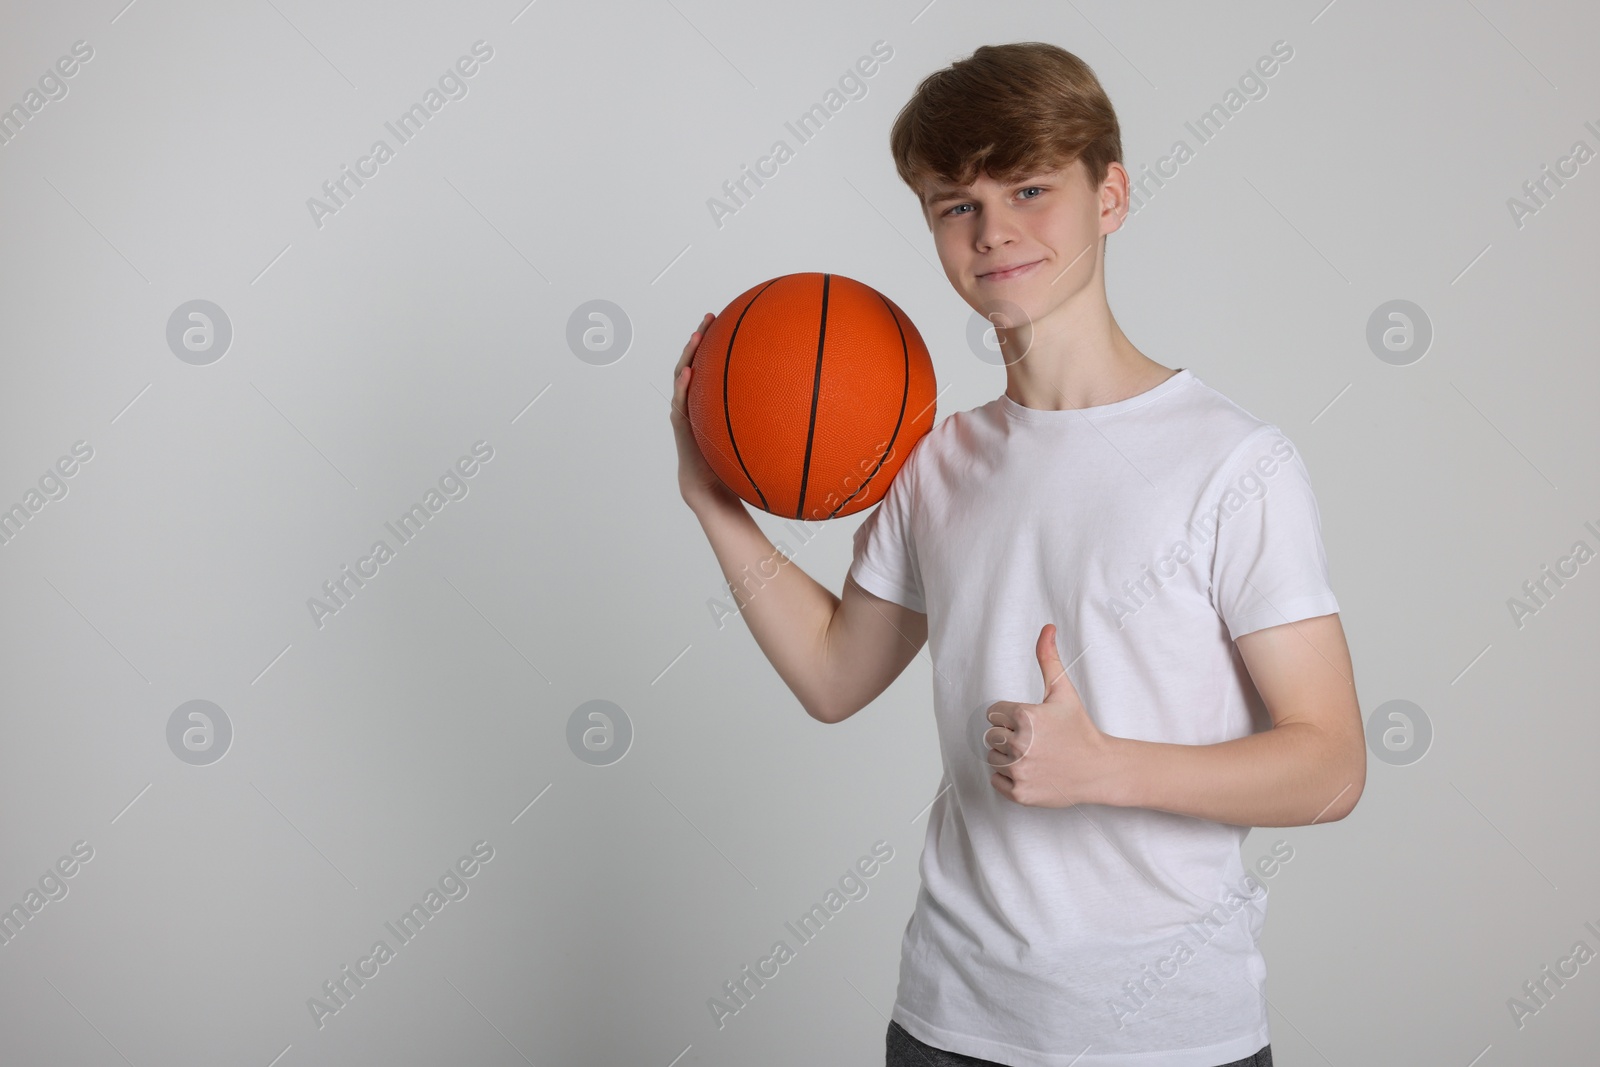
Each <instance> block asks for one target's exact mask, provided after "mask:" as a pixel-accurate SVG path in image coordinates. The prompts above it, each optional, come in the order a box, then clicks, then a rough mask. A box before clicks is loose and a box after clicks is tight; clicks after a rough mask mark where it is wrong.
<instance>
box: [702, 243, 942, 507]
mask: <svg viewBox="0 0 1600 1067" xmlns="http://www.w3.org/2000/svg"><path fill="white" fill-rule="evenodd" d="M687 358H688V357H687V353H686V359H687ZM692 358H693V372H692V375H691V377H690V380H689V384H688V387H687V393H686V396H685V402H686V403H685V407H686V412H687V418H688V423H689V426H690V429H691V430H692V432H693V434H694V439H695V441H696V442H697V443H698V444H699V446H700V452H701V453H702V455H703V456H704V458H705V461H706V463H707V464H708V465H709V467H710V468H711V470H713V471H714V472H715V473H716V475H717V477H718V478H720V479H721V480H722V482H723V483H724V484H725V485H726V486H727V487H728V488H729V489H731V490H732V491H733V492H734V493H736V494H737V495H738V496H739V497H740V498H741V499H742V500H744V501H745V502H746V503H748V504H751V505H753V506H755V507H758V508H760V509H761V510H763V511H766V512H770V513H771V514H773V515H782V516H785V517H788V518H797V519H807V520H813V521H814V520H819V519H833V518H839V517H842V516H844V515H851V514H854V513H855V512H858V511H862V510H864V509H866V508H869V507H871V506H872V505H873V504H876V503H877V502H878V501H879V500H880V499H882V497H883V495H884V494H885V493H887V492H888V491H889V484H890V482H892V481H893V480H894V476H895V474H896V472H897V471H899V469H900V466H901V464H903V463H904V462H905V459H906V456H908V455H909V454H910V452H911V449H912V446H914V445H915V444H916V443H917V441H918V440H920V439H921V438H922V435H923V434H925V433H927V432H928V431H929V430H930V429H932V428H933V422H934V414H935V411H934V401H935V396H936V394H937V392H938V390H937V388H936V386H935V381H934V375H933V361H932V360H931V359H930V358H929V356H928V349H927V347H926V346H925V345H924V344H923V342H922V336H921V334H919V333H918V332H917V328H916V327H915V326H913V325H912V323H911V320H910V319H909V318H907V317H906V314H905V312H903V311H901V310H900V308H899V307H898V306H896V305H895V303H894V302H893V301H891V300H890V299H889V298H888V297H886V296H884V295H883V294H882V293H879V292H878V291H877V290H875V289H873V288H872V287H871V286H868V285H864V284H863V283H861V282H858V281H856V280H854V279H852V278H847V277H845V276H843V275H841V274H820V273H815V272H810V273H803V274H785V275H782V276H780V277H777V278H773V279H772V280H770V281H767V282H763V283H761V284H760V285H757V286H754V287H752V288H750V289H748V290H746V291H745V292H743V293H741V294H739V296H738V297H736V298H735V299H734V300H733V302H732V303H730V304H729V305H728V306H727V307H726V308H724V309H723V310H722V313H721V314H720V315H718V316H716V318H715V319H714V320H713V321H712V323H711V327H710V328H709V329H708V330H706V332H705V335H704V336H703V337H702V338H701V339H700V342H699V344H698V346H696V347H695V349H694V352H693V356H692ZM682 366H683V362H682V361H680V363H679V368H680V371H679V373H680V374H681V368H682Z"/></svg>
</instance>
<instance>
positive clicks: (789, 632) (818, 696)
mask: <svg viewBox="0 0 1600 1067" xmlns="http://www.w3.org/2000/svg"><path fill="white" fill-rule="evenodd" d="M691 508H692V510H693V511H694V513H695V517H696V518H698V519H699V520H700V526H701V528H702V529H703V530H705V534H706V539H707V540H708V541H710V542H711V550H712V552H714V553H715V554H716V557H717V563H718V564H720V565H721V567H722V574H723V577H725V578H726V579H727V580H728V585H729V586H730V587H731V588H732V590H733V596H734V600H735V602H736V603H737V604H738V607H739V615H740V616H741V617H742V618H743V619H744V622H745V625H746V626H748V627H749V628H750V633H751V635H752V636H754V637H755V639H756V644H757V645H758V646H759V647H760V648H761V651H762V652H763V653H765V654H766V657H767V659H769V660H771V661H772V666H773V667H774V668H775V669H776V670H777V672H778V677H780V678H782V679H783V681H784V684H785V685H787V686H788V687H789V689H790V690H791V691H792V692H793V693H794V695H795V697H796V698H797V699H798V700H799V701H800V706H801V707H803V708H805V710H806V713H807V714H808V715H810V716H811V717H812V718H815V719H819V720H821V721H824V722H825V721H827V720H826V719H825V718H824V716H825V715H826V714H827V709H828V693H827V691H826V688H825V687H826V683H827V678H826V677H825V675H824V672H823V671H822V669H821V666H822V652H823V648H824V637H825V635H826V634H827V630H828V624H829V622H830V621H831V620H832V619H833V612H834V609H835V608H836V607H837V606H838V604H839V598H838V597H836V596H834V595H833V593H832V592H830V591H829V590H828V589H827V588H826V587H825V586H823V585H822V584H821V583H819V582H818V581H817V580H816V579H814V578H812V577H811V576H810V575H809V574H807V573H806V572H805V571H803V570H801V569H800V568H799V567H798V566H797V565H796V564H794V563H793V562H792V561H791V560H789V558H788V557H787V556H785V555H784V554H783V553H782V552H781V551H779V550H778V549H777V548H776V547H774V545H773V544H772V542H771V540H769V539H768V537H767V535H766V534H765V533H763V532H762V530H761V527H760V526H758V525H757V524H756V521H755V518H754V517H753V516H752V515H751V514H750V512H749V511H748V510H746V508H745V505H744V503H743V502H742V501H740V500H739V499H738V497H736V496H734V495H733V494H732V493H731V492H729V493H726V494H723V495H719V496H717V497H714V498H710V499H707V500H705V501H703V502H698V503H696V504H693V505H691Z"/></svg>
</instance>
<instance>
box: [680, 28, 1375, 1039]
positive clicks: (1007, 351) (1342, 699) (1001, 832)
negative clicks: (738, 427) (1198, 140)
mask: <svg viewBox="0 0 1600 1067" xmlns="http://www.w3.org/2000/svg"><path fill="white" fill-rule="evenodd" d="M890 145H891V149H892V151H893V155H894V160H895V166H896V169H897V170H898V172H899V174H900V176H901V178H902V179H903V180H904V181H905V182H906V184H907V185H908V186H910V188H911V189H912V190H913V191H914V192H915V193H916V194H917V196H918V198H919V200H920V202H921V206H922V210H923V216H924V218H925V220H926V221H927V223H928V226H929V229H930V231H931V233H932V235H933V240H934V246H935V248H936V249H937V251H938V254H939V261H940V263H941V264H942V265H943V268H944V272H945V276H946V277H947V278H949V280H950V283H951V285H953V286H954V287H955V289H956V292H957V293H958V294H960V296H961V298H962V299H963V300H965V301H966V302H967V303H968V304H969V305H971V306H972V307H973V308H974V309H976V310H978V311H979V312H980V313H982V314H984V315H985V316H987V317H991V318H992V319H993V321H994V322H995V323H996V334H997V336H998V338H999V341H1000V350H1001V353H1002V354H1003V357H1004V360H1005V364H1006V388H1005V392H1004V393H1003V394H1002V395H1001V396H999V397H997V398H996V399H995V400H992V401H990V402H989V403H987V404H984V405H982V406H981V407H977V408H974V409H972V410H970V411H962V412H957V413H955V414H953V415H950V416H948V417H946V418H945V419H943V420H942V421H940V422H939V423H937V424H936V425H935V426H934V427H933V429H932V430H931V431H930V432H929V433H928V434H927V435H926V436H925V437H923V438H922V439H921V440H920V441H918V442H917V443H916V445H915V446H914V447H913V448H912V450H911V452H910V453H909V455H908V456H907V458H906V461H905V463H904V464H903V466H902V467H901V468H900V470H899V472H898V474H897V475H896V476H895V478H894V481H893V482H892V483H891V485H890V487H889V490H888V492H887V493H886V494H885V496H884V498H883V500H882V501H881V502H880V505H879V507H878V508H877V509H876V510H875V511H873V512H872V513H870V514H869V515H868V517H867V518H866V519H865V520H864V521H863V522H862V523H861V524H860V525H859V526H858V527H857V529H856V532H855V535H854V547H855V552H854V559H853V561H852V563H851V566H850V569H849V573H848V575H847V578H846V581H845V583H844V588H843V593H842V596H840V597H835V596H833V594H832V593H830V592H829V591H828V590H827V589H825V588H824V587H823V586H822V585H820V584H818V583H817V582H816V581H814V580H813V579H812V578H811V577H809V576H808V575H807V574H805V572H803V571H802V570H801V569H800V568H799V567H798V566H795V565H794V564H793V563H790V562H788V561H787V559H786V558H785V557H784V556H782V555H781V554H779V553H778V552H777V551H776V550H775V549H774V547H773V545H772V543H771V542H770V541H769V540H768V539H767V538H766V536H765V535H764V534H763V533H762V532H761V530H760V528H759V527H758V526H757V525H756V523H755V521H754V520H753V519H752V518H751V516H750V515H749V513H748V512H747V511H746V510H745V508H744V506H743V504H742V502H741V501H740V500H739V498H738V497H737V496H735V495H734V494H733V492H732V491H731V490H729V489H728V488H727V487H726V486H724V485H722V483H721V482H720V481H719V480H718V479H717V477H716V475H715V474H714V473H713V472H712V471H711V469H710V468H709V466H707V465H706V462H705V459H704V457H703V456H702V455H701V454H700V452H699V450H698V448H697V446H696V444H695V441H694V438H693V436H692V433H691V431H690V429H689V426H688V423H687V421H686V419H685V416H684V414H683V412H684V407H683V404H684V394H685V390H686V389H687V386H688V381H689V378H690V376H691V375H692V373H693V369H692V366H691V361H692V356H693V351H694V347H695V345H696V344H697V343H698V341H699V339H700V336H701V335H700V333H698V332H697V333H695V334H693V335H692V336H691V337H690V339H689V344H688V345H686V346H685V348H684V350H683V354H682V357H681V358H680V359H679V361H678V366H677V369H676V370H675V372H674V374H675V379H676V387H675V395H674V400H673V412H672V415H671V419H672V424H673V429H674V432H675V435H676V440H677V446H678V453H679V475H678V478H679V488H680V491H681V493H682V495H683V499H684V501H685V502H686V503H687V504H688V505H689V506H690V508H692V509H693V511H694V513H695V515H696V516H697V517H698V518H699V520H700V523H701V525H702V527H703V528H704V530H705V533H706V536H707V537H708V538H709V540H710V542H711V547H712V549H713V551H714V552H715V553H716V556H717V560H718V562H719V563H720V564H721V566H722V570H723V573H724V575H725V576H726V577H727V579H728V581H729V583H730V585H731V586H732V587H733V590H734V595H735V597H736V598H737V600H738V603H739V608H740V613H741V614H742V615H743V617H744V620H745V622H746V624H748V626H749V627H750V632H751V633H752V634H753V635H754V636H755V639H756V643H757V644H758V645H759V646H760V648H761V650H762V652H764V653H765V654H766V656H767V658H768V659H770V660H771V661H772V664H773V666H774V667H775V668H776V669H777V671H778V673H779V675H780V676H781V677H782V678H783V680H784V682H785V683H787V684H788V686H789V688H790V689H791V690H793V692H794V694H795V696H796V697H797V698H798V699H799V701H800V703H801V705H802V706H803V707H804V708H805V710H806V711H807V712H808V713H809V714H810V715H812V716H813V717H814V718H816V719H818V720H819V721H821V722H824V723H837V722H841V721H842V720H844V719H847V718H849V717H850V716H851V715H853V714H855V713H856V712H857V711H859V710H860V709H861V708H863V707H865V706H866V705H867V704H869V703H871V702H872V701H873V700H874V699H875V698H876V697H877V696H878V695H879V694H880V693H882V692H883V691H884V689H886V688H887V687H888V685H889V684H890V683H891V682H892V681H893V680H894V679H895V678H896V677H897V676H898V675H899V674H900V672H901V670H902V669H903V668H904V667H905V666H906V665H907V664H908V663H909V662H910V661H911V659H912V658H913V657H914V656H915V655H916V654H917V653H918V651H919V650H920V649H921V648H922V646H923V644H924V642H926V643H927V644H928V647H929V650H930V652H931V659H932V665H933V688H934V714H935V718H936V720H937V725H938V732H939V742H940V749H941V752H942V754H943V765H944V776H943V779H942V780H941V782H940V788H939V791H938V794H937V799H936V800H935V802H934V804H933V806H932V808H931V810H930V813H929V816H928V829H927V837H926V840H925V844H924V848H923V853H922V859H921V863H920V867H919V869H920V873H921V878H922V887H921V891H920V893H919V895H918V897H917V903H916V908H915V910H914V912H913V914H912V916H911V919H910V921H909V923H908V924H907V926H906V928H905V932H904V935H903V937H902V942H901V961H900V983H899V991H898V996H897V998H896V1000H895V1005H894V1009H893V1013H892V1017H891V1022H890V1024H889V1030H888V1033H887V1034H886V1046H887V1063H888V1064H889V1065H891V1067H894V1065H901V1064H905V1065H912V1064H914V1065H917V1067H928V1065H943V1064H965V1065H975V1064H990V1063H992V1064H1011V1065H1025V1067H1068V1065H1073V1067H1217V1065H1228V1067H1268V1065H1270V1064H1271V1062H1272V1057H1271V1047H1270V1043H1269V1035H1268V1014H1267V1004H1266V1000H1265V992H1264V988H1265V977H1266V965H1265V962H1264V961H1263V959H1262V955H1261V952H1260V950H1259V948H1258V946H1257V941H1258V939H1259V937H1260V934H1261V929H1262V923H1263V921H1264V919H1265V905H1266V889H1265V886H1264V885H1263V884H1262V882H1261V881H1260V880H1259V879H1258V878H1257V872H1259V873H1260V874H1261V875H1263V876H1270V874H1272V873H1275V864H1276V863H1277V862H1278V861H1281V860H1283V859H1286V858H1288V857H1290V856H1292V855H1293V850H1292V849H1290V850H1288V854H1287V856H1285V854H1284V853H1283V851H1282V850H1281V849H1275V850H1274V856H1273V857H1267V856H1263V857H1262V859H1261V861H1259V862H1258V863H1256V864H1253V865H1252V869H1250V870H1247V869H1246V867H1245V866H1244V864H1243V863H1242V861H1241V856H1240V846H1241V843H1242V842H1243V839H1244V836H1245V834H1246V833H1247V832H1248V829H1249V827H1251V826H1300V825H1308V824H1311V823H1324V822H1330V821H1333V820H1336V819H1342V818H1344V817H1345V816H1346V815H1347V814H1349V812H1350V811H1351V809H1352V808H1353V807H1354V806H1355V804H1356V801H1357V799H1358V798H1359V797H1360V795H1361V792H1362V788H1363V785H1364V784H1365V780H1366V749H1365V743H1364V740H1363V731H1362V724H1361V716H1360V709H1359V706H1358V704H1357V700H1356V692H1355V686H1354V680H1353V671H1352V668H1351V662H1350V655H1349V650H1348V648H1347V646H1346V643H1345V637H1344V631H1343V629H1342V627H1341V625H1340V621H1339V616H1338V614H1337V612H1338V603H1337V601H1336V600H1335V599H1334V595H1333V591H1332V589H1331V588H1330V587H1329V582H1328V565H1327V559H1326V556H1325V554H1324V551H1323V545H1322V537H1321V517H1320V514H1319V513H1318V510H1317V504H1316V498H1315V496H1314V495H1313V493H1312V490H1311V484H1310V478H1309V474H1308V473H1307V470H1306V466H1305V464H1304V462H1303V461H1302V459H1301V457H1300V455H1299V452H1298V451H1297V450H1296V449H1295V448H1294V446H1293V445H1292V444H1291V443H1290V442H1289V440H1288V439H1287V438H1286V437H1285V436H1284V435H1283V434H1282V433H1281V432H1280V431H1279V429H1278V428H1277V427H1276V426H1275V425H1273V424H1271V423H1268V422H1264V421H1262V420H1261V419H1258V418H1256V417H1255V416H1253V415H1251V414H1250V413H1248V412H1246V411H1245V410H1244V409H1243V408H1241V407H1239V406H1238V405H1237V404H1235V403H1233V402H1232V401H1230V400H1229V399H1228V398H1227V397H1225V396H1223V395H1222V394H1221V393H1219V392H1217V391H1216V390H1215V389H1212V388H1211V387H1210V386H1208V385H1206V384H1205V383H1204V382H1202V381H1201V380H1200V379H1199V377H1197V376H1196V375H1195V374H1194V373H1193V371H1192V370H1190V369H1187V368H1180V369H1177V370H1174V369H1172V368H1169V367H1165V366H1163V365H1161V364H1159V363H1157V362H1155V361H1154V360H1151V359H1150V358H1148V357H1147V356H1145V355H1144V354H1143V353H1142V352H1140V351H1139V350H1138V349H1137V348H1135V347H1134V345H1133V344H1132V343H1131V342H1130V341H1129V340H1128V338H1127V337H1126V336H1125V335H1124V334H1123V332H1122V330H1121V329H1120V328H1119V326H1118V325H1117V322H1116V320H1115V319H1114V318H1113V317H1112V314H1111V310H1110V308H1109V307H1108V306H1107V304H1106V295H1105V277H1104V269H1105V240H1104V238H1105V236H1106V235H1107V234H1109V233H1112V232H1114V231H1115V230H1117V229H1118V228H1119V227H1120V226H1121V225H1122V221H1123V219H1124V218H1125V217H1126V214H1127V210H1128V174H1127V171H1126V170H1125V169H1124V167H1123V165H1122V163H1121V162H1120V158H1121V154H1122V152H1121V137H1120V131H1119V128H1118V124H1117V119H1116V115H1115V112H1114V111H1113V110H1112V107H1111V103H1110V101H1109V100H1108V99H1107V97H1106V94H1105V92H1104V90H1103V89H1102V88H1101V86H1100V83H1099V81H1098V80H1097V79H1096V77H1095V75H1094V73H1093V72H1092V71H1091V70H1090V69H1089V68H1088V67H1087V66H1086V65H1085V64H1084V63H1083V62H1082V61H1081V60H1079V59H1078V58H1077V57H1076V56H1074V55H1072V54H1071V53H1069V52H1065V51H1063V50H1062V49H1060V48H1057V47H1055V46H1053V45H1048V44H1041V43H1020V44H1009V45H1000V46H985V47H982V48H979V49H978V50H977V51H976V52H975V53H973V55H972V56H970V57H968V58H967V59H964V60H962V61H960V62H957V63H955V64H953V65H952V66H950V67H949V68H947V69H945V70H941V71H938V72H936V73H934V74H932V75H930V76H929V77H928V78H926V79H925V80H924V81H923V82H922V83H921V84H920V85H919V86H918V88H917V91H916V93H915V95H914V96H913V98H912V99H911V101H910V102H909V103H908V104H907V105H906V106H905V108H904V109H903V110H902V111H901V113H900V115H899V116H898V118H897V119H896V121H895V123H894V127H893V130H892V132H891V135H890ZM711 318H712V316H709V315H708V316H706V318H705V319H704V320H703V321H702V323H701V328H702V329H704V328H705V326H706V325H707V324H708V323H709V322H710V320H711ZM774 568H776V572H777V573H776V576H775V577H773V578H772V579H771V580H768V581H765V582H764V583H763V584H762V585H761V587H760V588H759V590H757V591H755V592H754V593H745V592H744V591H743V590H744V586H743V583H742V580H741V576H744V575H748V574H749V573H750V572H751V571H752V570H756V571H758V572H759V573H761V574H762V575H763V577H765V576H766V575H767V574H768V573H770V572H771V571H772V569H774ZM1063 654H1064V655H1065V657H1066V659H1065V663H1063V659H1062V656H1063Z"/></svg>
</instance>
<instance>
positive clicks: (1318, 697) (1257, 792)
mask: <svg viewBox="0 0 1600 1067" xmlns="http://www.w3.org/2000/svg"><path fill="white" fill-rule="evenodd" d="M1235 643H1236V644H1237V645H1238V647H1239V654H1240V656H1241V657H1242V658H1243V660H1244V664H1245V667H1246V668H1248V670H1249V671H1250V678H1251V680H1252V681H1253V682H1254V683H1255V686H1256V690H1257V692H1259V693H1260V694H1261V699H1262V701H1263V702H1264V703H1265V704H1266V706H1267V710H1268V712H1269V713H1270V714H1271V716H1272V729H1270V730H1264V731H1261V732H1259V733H1254V734H1250V735H1249V736H1247V737H1239V738H1235V739H1233V740H1231V741H1222V742H1219V743H1217V744H1213V745H1174V744H1166V743H1162V742H1154V741H1137V740H1131V739H1127V738H1118V739H1115V740H1114V742H1113V748H1114V749H1116V750H1117V756H1116V757H1115V758H1116V761H1117V762H1118V763H1119V764H1120V768H1119V773H1118V774H1116V775H1115V778H1116V780H1117V781H1119V782H1121V783H1122V785H1123V787H1124V788H1125V790H1126V792H1125V793H1124V794H1123V795H1122V796H1120V797H1118V798H1117V799H1116V800H1115V801H1114V803H1118V804H1123V805H1127V806H1132V807H1142V808H1156V809H1159V810H1161V811H1171V812H1176V813H1178V814H1180V815H1192V816H1195V817H1196V818H1201V819H1211V820H1213V821H1216V822H1226V823H1233V824H1236V825H1239V826H1305V825H1309V824H1311V823H1323V822H1332V821H1334V820H1336V819H1342V818H1344V817H1345V816H1346V815H1348V814H1349V813H1350V811H1351V809H1353V808H1354V807H1355V805H1356V801H1357V800H1358V799H1359V798H1360V796H1361V791H1362V788H1363V787H1364V786H1365V785H1366V780H1367V746H1366V735H1365V731H1364V729H1363V726H1362V722H1361V708H1360V705H1359V704H1358V703H1357V701H1356V690H1355V678H1354V673H1353V671H1352V668H1351V663H1350V649H1349V645H1348V643H1347V642H1346V640H1345V635H1344V627H1343V625H1341V623H1340V621H1339V616H1338V614H1337V613H1335V614H1332V615H1321V616H1318V617H1316V618H1312V619H1304V620H1302V621H1299V622H1291V623H1284V624H1282V625H1279V626H1269V627H1266V628H1265V629H1261V630H1256V631H1254V632H1252V633H1248V634H1244V635H1242V636H1241V637H1240V638H1239V639H1238V641H1236V642H1235Z"/></svg>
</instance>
